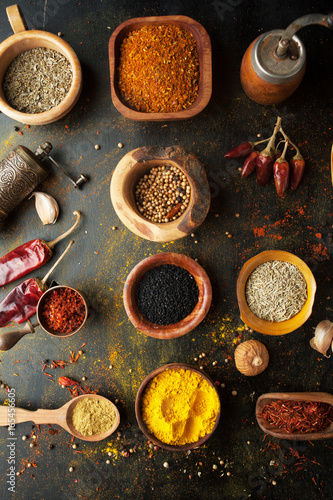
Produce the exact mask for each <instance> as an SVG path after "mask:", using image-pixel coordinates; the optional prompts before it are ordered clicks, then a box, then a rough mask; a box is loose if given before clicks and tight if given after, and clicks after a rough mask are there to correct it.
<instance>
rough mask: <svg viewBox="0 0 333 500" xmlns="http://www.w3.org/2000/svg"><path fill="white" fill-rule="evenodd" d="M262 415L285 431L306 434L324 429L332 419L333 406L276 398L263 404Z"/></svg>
mask: <svg viewBox="0 0 333 500" xmlns="http://www.w3.org/2000/svg"><path fill="white" fill-rule="evenodd" d="M261 414H262V417H263V418H264V419H265V420H266V421H267V422H269V423H270V424H271V425H274V426H276V427H279V428H280V429H282V430H284V431H285V432H288V433H292V432H299V433H301V434H307V433H310V432H319V431H323V430H324V429H326V428H327V427H328V426H329V425H330V423H331V422H332V420H333V407H332V406H331V405H330V404H328V403H323V402H317V401H316V402H312V401H289V400H282V399H277V400H275V401H272V402H271V403H269V404H267V405H265V406H264V407H263V409H262V412H261Z"/></svg>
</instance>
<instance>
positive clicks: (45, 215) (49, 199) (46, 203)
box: [30, 191, 59, 225]
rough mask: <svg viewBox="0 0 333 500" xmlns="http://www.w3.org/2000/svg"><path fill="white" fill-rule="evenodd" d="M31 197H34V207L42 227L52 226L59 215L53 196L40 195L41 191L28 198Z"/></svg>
mask: <svg viewBox="0 0 333 500" xmlns="http://www.w3.org/2000/svg"><path fill="white" fill-rule="evenodd" d="M32 196H34V197H35V207H36V210H37V214H38V216H39V218H40V220H41V221H42V223H43V225H45V224H54V223H55V221H56V220H57V218H58V215H59V205H58V203H57V201H56V200H55V199H54V198H53V196H51V195H49V194H47V193H42V192H41V191H35V192H34V193H32V195H31V196H30V198H31V197H32Z"/></svg>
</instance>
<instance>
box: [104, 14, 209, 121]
mask: <svg viewBox="0 0 333 500" xmlns="http://www.w3.org/2000/svg"><path fill="white" fill-rule="evenodd" d="M109 61H110V76H111V96H112V101H113V104H114V106H115V107H116V108H117V110H118V111H119V112H120V113H122V114H123V115H124V116H126V117H127V118H130V119H132V120H146V121H166V120H184V119H189V118H193V116H195V115H197V114H198V113H200V112H201V111H202V110H203V109H204V108H205V107H206V106H207V104H208V102H209V100H210V97H211V93H212V56H211V43H210V38H209V35H208V34H207V32H206V30H205V29H204V28H203V26H202V25H201V24H199V23H198V22H197V21H195V20H193V19H191V18H189V17H186V16H159V17H141V18H134V19H129V20H127V21H125V22H123V23H122V24H121V25H120V26H118V28H117V29H116V30H115V31H114V32H113V34H112V36H111V38H110V41H109Z"/></svg>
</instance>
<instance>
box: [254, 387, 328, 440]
mask: <svg viewBox="0 0 333 500" xmlns="http://www.w3.org/2000/svg"><path fill="white" fill-rule="evenodd" d="M277 399H280V400H281V399H282V400H285V401H312V402H320V403H328V404H330V405H331V406H333V395H332V394H329V393H327V392H269V393H267V394H262V395H261V396H260V397H259V398H258V400H257V404H256V418H257V422H258V425H259V427H260V428H261V429H262V430H263V431H264V432H266V433H267V434H270V435H271V436H274V437H277V438H280V439H291V440H293V441H313V440H314V439H327V438H333V420H332V421H331V423H330V425H329V426H328V427H326V429H324V430H323V431H318V432H308V433H300V432H292V433H289V432H286V431H284V430H283V429H280V428H278V427H276V426H273V425H271V424H270V423H269V422H267V420H265V419H264V418H263V417H262V410H263V407H264V406H265V405H266V404H269V403H271V402H272V401H274V400H277Z"/></svg>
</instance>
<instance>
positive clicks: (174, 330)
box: [123, 252, 212, 340]
mask: <svg viewBox="0 0 333 500" xmlns="http://www.w3.org/2000/svg"><path fill="white" fill-rule="evenodd" d="M164 264H173V265H176V266H179V267H182V268H183V269H186V270H187V271H188V272H189V273H190V274H192V276H193V277H194V279H195V281H196V283H197V286H198V289H199V297H198V302H197V304H196V306H195V307H194V309H193V311H192V312H191V314H189V315H188V316H187V317H186V318H183V319H182V320H181V321H179V322H178V323H174V324H172V325H158V324H155V323H151V322H149V321H147V320H146V319H145V318H144V317H143V316H142V315H141V314H140V311H139V310H138V307H137V304H136V301H135V292H136V287H137V285H138V283H139V281H140V279H142V277H143V276H144V274H145V273H146V272H147V271H149V270H150V269H152V268H154V267H159V266H161V265H164ZM194 272H195V273H196V274H195V275H194V274H193V273H194ZM196 277H198V278H199V283H198V280H197V279H196ZM200 280H202V281H201V282H200ZM211 300H212V286H211V282H210V279H209V277H208V275H207V273H206V271H205V270H204V269H203V267H202V266H201V265H200V264H198V262H196V261H195V260H194V259H191V257H187V256H186V255H183V254H177V253H173V252H162V253H158V254H154V255H151V256H149V257H146V258H145V259H143V260H141V261H140V262H139V263H138V264H136V265H135V266H134V267H133V269H132V270H131V271H130V273H129V274H128V276H127V278H126V281H125V285H124V289H123V302H124V308H125V311H126V314H127V316H128V318H129V320H130V321H131V323H132V325H133V326H134V327H135V328H137V329H138V330H139V331H141V332H142V333H144V334H145V335H148V336H149V337H154V338H158V339H163V340H168V339H174V338H178V337H181V336H183V335H185V334H187V333H189V332H191V331H192V330H193V329H194V328H196V327H197V326H198V325H199V324H200V323H201V322H202V321H203V319H204V318H205V317H206V315H207V313H208V311H209V308H210V305H211Z"/></svg>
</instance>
